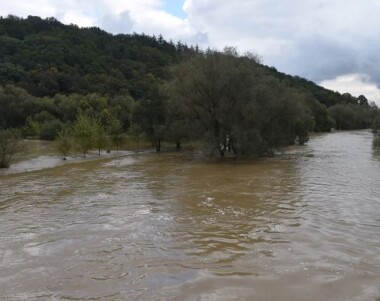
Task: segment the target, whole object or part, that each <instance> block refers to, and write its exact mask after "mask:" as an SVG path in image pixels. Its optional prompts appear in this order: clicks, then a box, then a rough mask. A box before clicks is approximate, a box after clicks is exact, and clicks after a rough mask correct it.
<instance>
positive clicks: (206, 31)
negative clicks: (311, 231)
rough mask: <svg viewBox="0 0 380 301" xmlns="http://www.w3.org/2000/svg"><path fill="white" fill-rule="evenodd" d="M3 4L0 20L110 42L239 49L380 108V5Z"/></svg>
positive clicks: (221, 0)
mask: <svg viewBox="0 0 380 301" xmlns="http://www.w3.org/2000/svg"><path fill="white" fill-rule="evenodd" d="M0 1H1V2H2V3H1V5H0V14H1V15H3V16H6V15H8V14H14V15H18V16H22V17H26V16H28V15H36V16H41V17H51V16H54V17H56V18H57V19H58V20H60V21H62V22H63V23H67V24H69V23H74V24H77V25H79V26H97V27H100V28H102V29H104V30H106V31H109V32H112V33H115V34H116V33H131V32H137V33H141V32H144V33H147V34H156V35H158V34H162V35H163V36H164V37H165V38H167V39H173V40H174V41H176V40H182V41H183V42H187V43H189V44H195V43H197V44H199V45H200V46H202V47H203V48H205V47H208V46H210V47H211V48H217V49H223V47H224V46H226V45H230V46H236V47H238V49H239V50H240V51H241V52H244V51H247V50H249V51H254V52H255V53H257V54H259V55H260V57H261V58H262V60H263V63H264V64H267V65H270V66H274V67H276V68H277V69H278V70H280V71H283V72H286V73H289V74H292V75H299V76H303V77H306V78H308V79H310V80H313V81H314V82H316V83H319V84H321V85H323V86H325V87H327V88H329V89H332V90H337V91H340V92H350V93H351V94H353V95H355V96H358V95H360V94H364V95H365V96H367V98H368V99H369V100H373V101H376V102H377V103H378V104H380V90H379V88H378V86H379V83H380V57H379V56H380V51H379V50H380V17H379V14H380V0H360V1H359V0H287V1H284V0H241V1H231V0H185V1H183V0H9V1H6V0H0Z"/></svg>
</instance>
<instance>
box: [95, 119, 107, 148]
mask: <svg viewBox="0 0 380 301" xmlns="http://www.w3.org/2000/svg"><path fill="white" fill-rule="evenodd" d="M93 129H94V146H95V147H96V149H97V150H98V154H99V155H100V153H101V151H102V150H104V149H106V148H107V146H108V136H107V131H106V129H105V128H104V127H103V126H102V124H101V123H100V121H99V120H96V119H95V120H94V121H93Z"/></svg>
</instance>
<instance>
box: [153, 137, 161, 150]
mask: <svg viewBox="0 0 380 301" xmlns="http://www.w3.org/2000/svg"><path fill="white" fill-rule="evenodd" d="M154 144H155V146H156V152H160V151H161V138H158V139H157V140H155V142H154Z"/></svg>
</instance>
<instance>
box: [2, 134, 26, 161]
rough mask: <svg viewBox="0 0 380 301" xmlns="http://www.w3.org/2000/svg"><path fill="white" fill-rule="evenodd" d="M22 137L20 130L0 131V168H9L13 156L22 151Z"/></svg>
mask: <svg viewBox="0 0 380 301" xmlns="http://www.w3.org/2000/svg"><path fill="white" fill-rule="evenodd" d="M20 137H21V133H20V131H18V130H15V129H8V130H0V168H9V166H10V163H11V160H12V158H13V156H14V155H15V154H16V153H18V152H20V151H21V149H22V145H21V141H20Z"/></svg>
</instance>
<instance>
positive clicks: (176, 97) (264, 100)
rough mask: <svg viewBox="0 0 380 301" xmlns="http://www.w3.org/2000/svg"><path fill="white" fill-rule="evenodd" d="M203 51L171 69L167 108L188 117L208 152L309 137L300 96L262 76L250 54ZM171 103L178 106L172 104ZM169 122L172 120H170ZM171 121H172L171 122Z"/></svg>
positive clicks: (250, 150)
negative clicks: (203, 52) (241, 55)
mask: <svg viewBox="0 0 380 301" xmlns="http://www.w3.org/2000/svg"><path fill="white" fill-rule="evenodd" d="M226 51H227V52H226V53H220V52H216V51H211V50H209V51H207V52H206V53H205V54H204V55H201V56H196V57H193V58H191V59H190V60H188V61H185V62H183V63H181V64H180V65H178V66H175V67H174V68H172V70H171V71H172V79H171V80H170V81H169V83H168V84H167V85H166V91H167V92H166V93H167V94H168V96H169V98H171V99H172V101H168V111H170V110H172V111H174V112H176V111H177V112H178V111H179V112H181V115H182V114H184V115H185V116H180V117H179V119H177V120H175V121H176V122H178V121H180V120H181V119H182V120H186V119H188V120H191V121H192V123H193V124H199V125H201V126H200V127H197V126H194V128H193V130H198V138H200V139H202V140H203V141H204V142H205V143H206V146H205V147H204V149H207V150H208V152H209V155H210V156H211V157H212V156H213V155H214V154H215V153H219V154H220V156H225V155H226V153H227V152H233V153H234V154H235V155H237V154H241V155H244V156H249V155H260V154H263V153H265V152H269V151H271V149H273V148H275V147H278V146H281V145H286V144H291V143H294V141H295V139H296V137H297V136H299V138H300V141H301V143H304V142H305V141H306V138H307V131H308V130H309V126H306V125H305V124H304V123H305V122H304V116H307V117H308V116H309V115H310V114H309V113H308V112H306V109H305V105H304V104H303V95H300V94H299V93H297V91H295V90H292V89H289V88H288V87H286V85H285V84H283V83H281V82H280V81H279V80H277V79H275V78H273V77H271V76H268V75H266V74H263V73H262V72H261V69H260V68H259V65H258V63H257V62H256V61H255V60H254V59H253V58H252V56H243V57H240V56H239V55H238V54H237V52H236V51H233V49H231V48H227V49H226ZM173 104H175V106H176V107H178V106H180V109H178V108H176V107H175V108H174V109H172V108H171V106H173ZM169 120H170V119H169ZM171 123H172V124H176V123H175V122H173V121H172V120H171Z"/></svg>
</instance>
